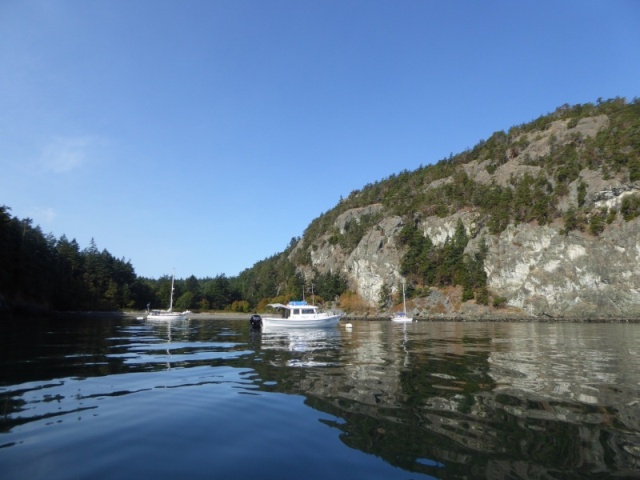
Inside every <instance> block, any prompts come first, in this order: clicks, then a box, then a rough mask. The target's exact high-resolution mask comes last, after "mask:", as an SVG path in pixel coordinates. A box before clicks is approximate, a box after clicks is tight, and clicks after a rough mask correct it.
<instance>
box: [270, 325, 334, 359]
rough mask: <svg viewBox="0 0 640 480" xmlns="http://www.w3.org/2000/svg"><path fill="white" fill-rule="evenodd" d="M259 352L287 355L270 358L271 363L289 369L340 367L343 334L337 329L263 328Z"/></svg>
mask: <svg viewBox="0 0 640 480" xmlns="http://www.w3.org/2000/svg"><path fill="white" fill-rule="evenodd" d="M258 335H260V349H261V350H271V351H276V352H277V351H281V352H283V353H284V352H287V355H286V356H282V357H280V356H278V355H276V356H275V357H270V358H271V362H272V364H274V365H275V364H281V365H283V366H288V367H326V366H334V365H337V359H338V352H337V348H338V347H339V346H340V345H341V338H342V332H341V331H340V330H339V329H337V328H278V327H267V328H263V330H262V332H261V333H258Z"/></svg>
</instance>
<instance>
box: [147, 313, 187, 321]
mask: <svg viewBox="0 0 640 480" xmlns="http://www.w3.org/2000/svg"><path fill="white" fill-rule="evenodd" d="M187 315H189V312H182V313H177V312H149V313H148V314H147V320H151V321H171V320H186V318H187Z"/></svg>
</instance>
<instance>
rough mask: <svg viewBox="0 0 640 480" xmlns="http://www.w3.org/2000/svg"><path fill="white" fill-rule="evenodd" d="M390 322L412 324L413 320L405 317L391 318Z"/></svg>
mask: <svg viewBox="0 0 640 480" xmlns="http://www.w3.org/2000/svg"><path fill="white" fill-rule="evenodd" d="M391 321H392V322H396V323H411V322H413V318H407V317H401V318H395V317H394V318H392V319H391Z"/></svg>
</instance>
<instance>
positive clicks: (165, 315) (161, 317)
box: [147, 272, 191, 321]
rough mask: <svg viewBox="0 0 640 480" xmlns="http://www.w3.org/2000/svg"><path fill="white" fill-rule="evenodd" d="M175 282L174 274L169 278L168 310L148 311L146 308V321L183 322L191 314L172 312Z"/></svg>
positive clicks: (187, 311) (186, 311)
mask: <svg viewBox="0 0 640 480" xmlns="http://www.w3.org/2000/svg"><path fill="white" fill-rule="evenodd" d="M174 281H175V272H174V274H173V275H172V276H171V296H170V299H169V310H149V307H148V306H147V320H151V321H170V320H185V319H186V318H187V315H189V314H190V313H191V312H190V311H189V310H185V311H184V312H174V311H173V290H174V288H173V285H174Z"/></svg>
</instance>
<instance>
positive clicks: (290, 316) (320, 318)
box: [252, 300, 342, 329]
mask: <svg viewBox="0 0 640 480" xmlns="http://www.w3.org/2000/svg"><path fill="white" fill-rule="evenodd" d="M267 306H268V307H272V308H274V309H275V310H280V311H281V312H282V314H281V316H279V317H262V318H261V320H262V325H261V326H262V327H263V328H267V329H268V328H327V327H335V326H336V325H338V322H339V321H340V317H342V314H338V313H328V312H321V311H319V308H318V307H317V306H316V305H309V304H308V303H307V302H306V301H304V300H301V301H292V302H289V303H287V304H286V305H284V304H282V303H270V304H269V305H267ZM252 325H253V322H252Z"/></svg>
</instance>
